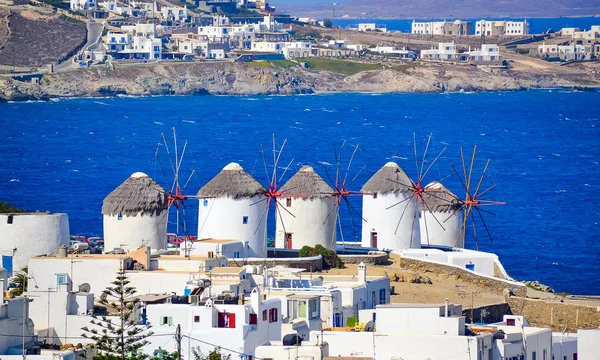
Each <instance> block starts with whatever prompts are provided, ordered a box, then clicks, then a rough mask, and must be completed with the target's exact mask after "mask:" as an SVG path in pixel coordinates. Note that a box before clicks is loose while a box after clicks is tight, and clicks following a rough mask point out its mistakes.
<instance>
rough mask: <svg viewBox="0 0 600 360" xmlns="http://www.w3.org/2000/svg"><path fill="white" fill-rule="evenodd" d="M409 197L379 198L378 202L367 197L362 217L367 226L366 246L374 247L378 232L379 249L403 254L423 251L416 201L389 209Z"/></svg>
mask: <svg viewBox="0 0 600 360" xmlns="http://www.w3.org/2000/svg"><path fill="white" fill-rule="evenodd" d="M409 196H410V193H389V194H385V195H382V194H377V198H374V196H373V195H365V196H363V212H362V215H363V218H364V219H365V220H366V223H363V226H362V246H364V247H371V232H376V233H377V248H379V249H386V250H402V249H409V248H420V247H421V235H420V228H419V214H418V206H417V201H416V200H415V198H413V199H411V200H407V201H406V202H403V203H401V204H399V205H396V206H394V207H393V208H390V209H387V208H388V207H390V206H392V205H394V204H396V203H398V202H400V201H402V200H404V199H406V198H408V197H409ZM405 209H406V210H405ZM403 212H404V215H402V213H403ZM400 219H401V220H400ZM399 221H400V225H398V222H399ZM396 228H397V229H398V230H397V231H396Z"/></svg>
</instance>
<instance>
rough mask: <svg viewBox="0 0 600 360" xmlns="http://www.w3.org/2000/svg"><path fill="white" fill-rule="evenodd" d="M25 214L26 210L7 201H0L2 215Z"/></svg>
mask: <svg viewBox="0 0 600 360" xmlns="http://www.w3.org/2000/svg"><path fill="white" fill-rule="evenodd" d="M23 212H25V210H24V209H20V208H18V207H16V206H13V205H11V204H9V203H7V202H5V201H0V214H7V213H23Z"/></svg>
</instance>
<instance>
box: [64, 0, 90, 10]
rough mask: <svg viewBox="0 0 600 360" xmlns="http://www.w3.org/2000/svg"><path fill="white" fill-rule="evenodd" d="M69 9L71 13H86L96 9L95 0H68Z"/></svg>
mask: <svg viewBox="0 0 600 360" xmlns="http://www.w3.org/2000/svg"><path fill="white" fill-rule="evenodd" d="M69 3H70V5H69V8H70V9H71V10H73V11H87V10H92V9H95V8H96V5H97V4H96V0H70V2H69Z"/></svg>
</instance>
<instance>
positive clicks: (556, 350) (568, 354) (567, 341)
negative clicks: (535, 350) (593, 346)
mask: <svg viewBox="0 0 600 360" xmlns="http://www.w3.org/2000/svg"><path fill="white" fill-rule="evenodd" d="M552 357H553V358H554V359H555V360H565V359H567V360H573V359H577V334H576V333H575V334H570V333H568V332H564V333H558V332H553V333H552Z"/></svg>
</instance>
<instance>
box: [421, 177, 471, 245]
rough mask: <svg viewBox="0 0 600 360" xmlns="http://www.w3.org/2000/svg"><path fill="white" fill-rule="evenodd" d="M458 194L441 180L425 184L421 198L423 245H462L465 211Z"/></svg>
mask: <svg viewBox="0 0 600 360" xmlns="http://www.w3.org/2000/svg"><path fill="white" fill-rule="evenodd" d="M459 209H460V203H459V201H458V198H457V197H456V195H454V194H453V193H452V192H451V191H450V190H448V189H447V188H446V187H445V186H444V185H442V184H441V183H439V182H432V183H430V184H428V185H427V186H425V192H424V193H423V200H421V199H419V211H420V212H421V216H420V217H419V224H420V229H421V245H423V246H448V247H462V246H463V238H464V236H465V234H464V231H462V225H463V212H462V211H460V210H459Z"/></svg>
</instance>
